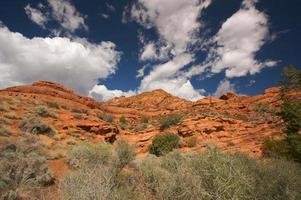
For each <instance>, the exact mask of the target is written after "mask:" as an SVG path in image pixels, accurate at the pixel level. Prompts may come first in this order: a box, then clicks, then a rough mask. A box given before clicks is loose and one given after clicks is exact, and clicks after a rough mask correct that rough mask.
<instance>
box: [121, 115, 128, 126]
mask: <svg viewBox="0 0 301 200" xmlns="http://www.w3.org/2000/svg"><path fill="white" fill-rule="evenodd" d="M119 123H120V126H121V128H123V129H127V127H128V124H127V121H126V119H125V117H124V116H121V117H120V118H119Z"/></svg>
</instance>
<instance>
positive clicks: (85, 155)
mask: <svg viewBox="0 0 301 200" xmlns="http://www.w3.org/2000/svg"><path fill="white" fill-rule="evenodd" d="M111 156H112V146H111V145H109V144H98V145H97V144H91V143H88V142H84V143H80V144H78V145H76V146H74V147H73V148H72V150H71V151H70V153H69V154H68V155H67V160H68V163H69V164H70V165H71V166H72V167H74V168H79V167H81V166H82V165H89V166H95V165H97V164H105V163H108V162H109V159H110V158H111Z"/></svg>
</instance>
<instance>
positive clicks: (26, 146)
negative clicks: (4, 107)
mask: <svg viewBox="0 0 301 200" xmlns="http://www.w3.org/2000/svg"><path fill="white" fill-rule="evenodd" d="M25 136H26V137H25V138H24V139H19V140H17V141H15V142H13V143H9V144H7V145H6V146H3V147H0V149H1V151H0V199H7V198H8V199H9V198H12V197H18V199H23V198H21V196H20V195H22V193H25V192H26V193H28V192H34V190H36V189H38V188H39V187H43V186H48V185H51V184H53V183H54V179H53V176H52V174H51V173H50V172H49V170H48V166H47V163H46V158H45V157H44V156H43V150H42V145H41V144H40V143H39V142H38V138H36V137H34V136H32V135H31V136H29V135H25ZM33 199H34V198H33Z"/></svg>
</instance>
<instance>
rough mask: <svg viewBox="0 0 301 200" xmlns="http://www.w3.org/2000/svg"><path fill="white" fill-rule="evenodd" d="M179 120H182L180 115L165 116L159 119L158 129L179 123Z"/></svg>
mask: <svg viewBox="0 0 301 200" xmlns="http://www.w3.org/2000/svg"><path fill="white" fill-rule="evenodd" d="M181 120H182V115H171V116H168V117H165V118H163V119H162V120H161V121H160V129H161V130H164V129H166V128H169V127H170V126H172V125H175V124H177V123H179V122H180V121H181Z"/></svg>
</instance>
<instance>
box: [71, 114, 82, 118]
mask: <svg viewBox="0 0 301 200" xmlns="http://www.w3.org/2000/svg"><path fill="white" fill-rule="evenodd" d="M73 118H74V119H82V115H81V114H75V115H73Z"/></svg>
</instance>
